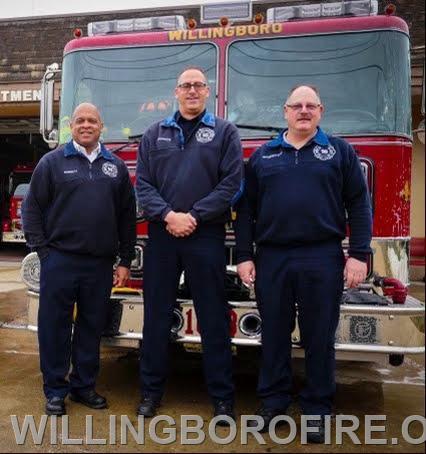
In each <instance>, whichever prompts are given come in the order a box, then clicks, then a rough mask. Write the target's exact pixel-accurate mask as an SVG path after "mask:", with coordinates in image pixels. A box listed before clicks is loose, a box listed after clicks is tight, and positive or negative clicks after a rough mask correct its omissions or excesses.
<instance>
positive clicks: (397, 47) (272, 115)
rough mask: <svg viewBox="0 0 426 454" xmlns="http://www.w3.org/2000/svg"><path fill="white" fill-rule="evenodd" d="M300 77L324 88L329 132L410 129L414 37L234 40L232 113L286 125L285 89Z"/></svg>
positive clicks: (381, 34)
mask: <svg viewBox="0 0 426 454" xmlns="http://www.w3.org/2000/svg"><path fill="white" fill-rule="evenodd" d="M301 83H306V84H311V85H315V86H317V87H318V88H319V90H320V93H321V98H322V101H323V103H324V105H325V113H324V116H323V120H322V126H323V128H324V129H325V130H326V131H327V132H329V133H332V134H375V133H378V134H386V133H400V134H408V135H409V134H411V130H410V127H411V117H410V115H411V113H410V112H411V107H410V97H411V95H410V80H409V43H408V38H407V36H405V35H404V34H402V33H397V32H388V31H381V32H363V33H346V34H338V35H337V34H336V35H324V36H318V35H316V36H308V37H290V38H274V39H263V40H251V41H240V42H236V43H234V44H232V45H231V46H230V49H229V86H228V119H229V120H231V121H233V122H235V123H245V124H253V125H264V126H281V125H283V122H284V119H283V114H282V109H283V104H284V101H285V98H286V96H287V93H288V91H289V90H290V89H291V88H292V87H294V86H295V85H298V84H301ZM240 132H241V134H242V135H243V136H246V137H247V136H261V135H262V134H263V135H265V133H261V132H258V131H248V130H243V129H242V130H241V131H240Z"/></svg>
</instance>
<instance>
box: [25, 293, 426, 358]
mask: <svg viewBox="0 0 426 454" xmlns="http://www.w3.org/2000/svg"><path fill="white" fill-rule="evenodd" d="M38 298H39V295H38V293H37V292H35V291H29V303H28V304H29V306H28V329H29V330H32V331H36V330H37V312H38V304H39V300H38ZM229 308H230V320H231V326H230V335H231V342H232V344H233V346H235V347H234V349H236V350H237V351H238V349H239V348H240V347H259V346H260V345H261V343H262V326H261V320H260V317H259V313H258V310H257V307H256V303H255V302H254V301H243V302H230V303H229ZM143 312H144V306H143V296H142V294H141V293H134V294H129V293H113V294H112V295H111V312H110V314H109V322H108V326H107V327H106V329H105V331H104V336H103V341H104V343H106V344H109V345H115V346H121V347H137V346H138V345H139V343H140V342H141V341H142V328H143ZM424 312H425V308H424V305H423V304H422V303H421V302H420V301H419V300H417V299H415V298H413V297H410V296H408V297H407V300H406V302H405V304H393V303H391V302H389V304H387V305H371V304H341V311H340V321H339V326H338V329H337V333H336V344H335V348H336V357H337V359H342V360H351V361H372V362H383V360H384V359H390V360H391V363H392V361H393V362H394V363H395V365H398V363H402V360H403V357H404V355H417V354H424V352H425V345H424V339H425V337H424ZM170 337H171V339H172V340H173V341H174V342H176V343H179V344H183V345H184V347H185V348H186V349H187V350H197V348H198V350H199V349H200V348H199V345H200V343H201V337H200V334H199V332H198V327H197V318H196V314H195V310H194V307H193V304H192V301H191V300H185V299H180V300H177V302H176V307H175V309H174V319H173V326H172V328H171V332H170ZM292 343H293V347H294V348H293V355H294V356H295V357H300V356H303V354H304V352H303V348H302V347H301V344H302V339H301V336H300V331H299V328H298V325H297V322H296V324H295V328H294V331H293V333H292Z"/></svg>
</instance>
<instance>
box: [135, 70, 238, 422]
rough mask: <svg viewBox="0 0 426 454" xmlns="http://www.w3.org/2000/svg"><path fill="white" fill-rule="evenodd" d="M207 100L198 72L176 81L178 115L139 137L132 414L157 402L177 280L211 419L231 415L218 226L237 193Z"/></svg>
mask: <svg viewBox="0 0 426 454" xmlns="http://www.w3.org/2000/svg"><path fill="white" fill-rule="evenodd" d="M209 94H210V89H209V86H208V84H207V79H206V76H205V74H204V72H203V71H202V70H201V69H200V68H196V67H190V68H188V69H186V70H184V71H183V72H182V73H181V74H180V75H179V77H178V80H177V86H176V88H175V97H176V99H177V102H178V105H179V109H178V111H177V112H175V114H174V115H173V116H171V117H169V118H166V119H165V120H163V121H161V122H158V123H155V124H154V125H152V126H151V127H150V128H149V129H148V130H147V131H146V132H145V134H144V136H143V138H142V142H141V145H140V149H139V155H138V165H137V171H136V176H137V183H136V190H137V197H138V202H139V205H140V207H141V208H142V210H143V212H144V214H145V216H146V217H147V218H148V220H149V221H150V222H149V230H148V234H149V238H148V243H147V246H146V248H145V249H144V289H143V290H144V326H143V342H142V351H141V362H140V377H141V392H142V401H141V403H140V405H139V407H138V410H137V413H138V415H143V416H145V417H152V416H154V414H155V412H156V409H157V407H158V406H159V405H160V401H161V398H162V397H163V394H164V388H165V382H166V377H167V369H168V344H169V338H170V329H171V326H172V316H173V308H174V305H175V303H176V292H177V287H178V283H179V277H180V275H181V273H182V271H185V278H186V281H187V283H188V285H189V289H190V291H191V294H192V298H193V301H194V307H195V311H196V313H197V320H198V326H199V329H200V334H201V341H202V348H203V364H204V374H205V378H206V382H207V389H208V392H209V394H210V397H211V400H212V402H213V406H214V414H215V415H216V416H218V415H225V416H229V417H231V418H233V417H234V410H233V403H234V402H233V400H234V386H233V382H232V355H231V343H230V334H229V326H230V324H229V309H228V306H227V301H226V298H225V266H226V263H225V244H224V241H225V223H226V221H227V220H229V214H230V208H231V205H232V204H233V202H234V201H235V200H236V198H237V197H238V195H239V193H240V185H241V182H242V151H241V144H240V138H239V135H238V130H237V128H236V127H235V126H233V125H232V124H231V123H229V122H228V121H225V120H223V119H221V118H218V117H216V116H215V115H213V114H212V113H210V112H208V111H206V103H207V99H208V97H209Z"/></svg>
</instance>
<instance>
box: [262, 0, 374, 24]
mask: <svg viewBox="0 0 426 454" xmlns="http://www.w3.org/2000/svg"><path fill="white" fill-rule="evenodd" d="M377 12H378V0H350V1H345V0H342V1H340V2H332V3H317V4H311V5H295V6H281V7H277V8H269V9H268V10H267V22H268V23H272V22H284V21H290V20H296V19H313V18H318V17H336V16H372V15H376V14H377Z"/></svg>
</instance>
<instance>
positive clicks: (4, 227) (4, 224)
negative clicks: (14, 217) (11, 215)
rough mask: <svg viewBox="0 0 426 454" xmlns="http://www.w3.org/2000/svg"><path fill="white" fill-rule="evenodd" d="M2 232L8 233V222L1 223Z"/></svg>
mask: <svg viewBox="0 0 426 454" xmlns="http://www.w3.org/2000/svg"><path fill="white" fill-rule="evenodd" d="M2 230H3V232H10V230H11V228H10V221H3V224H2Z"/></svg>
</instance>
